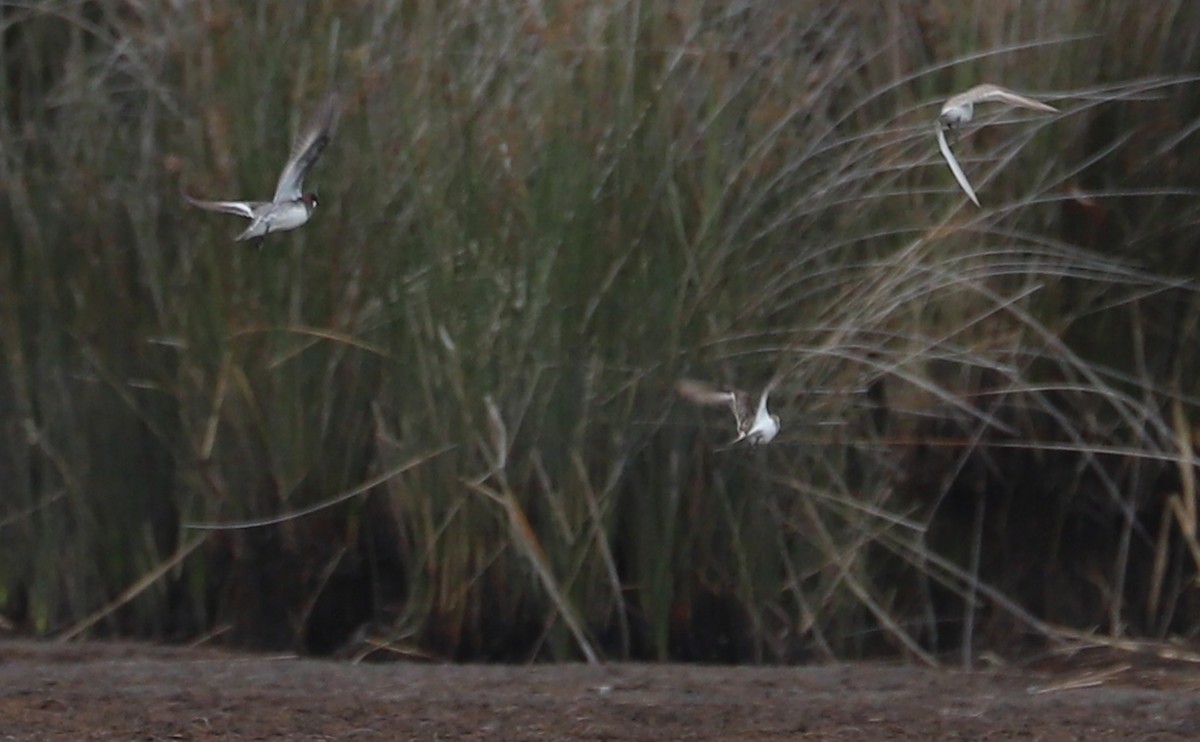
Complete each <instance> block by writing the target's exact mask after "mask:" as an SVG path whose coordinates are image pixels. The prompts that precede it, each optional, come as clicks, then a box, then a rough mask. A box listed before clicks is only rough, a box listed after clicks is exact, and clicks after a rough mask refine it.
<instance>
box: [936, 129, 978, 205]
mask: <svg viewBox="0 0 1200 742" xmlns="http://www.w3.org/2000/svg"><path fill="white" fill-rule="evenodd" d="M934 128H936V129H937V140H938V149H940V150H941V151H942V157H944V158H945V159H946V164H947V165H949V166H950V172H952V173H954V179H955V180H957V181H958V184H959V185H960V186H961V187H962V189H963V190H964V191H966V193H967V197H968V198H970V199H971V201H973V202H974V203H975V205H976V206H979V197H978V196H976V195H975V189H974V188H972V187H971V181H969V180H967V175H966V173H964V172H963V171H962V168H961V167H959V166H958V160H957V159H956V158H955V157H954V153H953V152H951V151H950V144H949V143H948V142H947V141H946V131H945V130H944V129H943V128H942V125H941V124H940V123H938V124H935V126H934Z"/></svg>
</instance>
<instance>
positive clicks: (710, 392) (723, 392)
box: [675, 379, 737, 407]
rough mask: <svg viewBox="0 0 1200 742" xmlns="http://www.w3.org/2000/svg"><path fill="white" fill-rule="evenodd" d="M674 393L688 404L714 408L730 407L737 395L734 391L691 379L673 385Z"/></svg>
mask: <svg viewBox="0 0 1200 742" xmlns="http://www.w3.org/2000/svg"><path fill="white" fill-rule="evenodd" d="M675 391H677V392H679V395H680V396H681V397H683V398H684V399H686V400H688V401H689V402H694V403H696V404H701V405H709V406H714V407H724V406H726V405H730V406H731V405H733V404H734V403H735V401H736V399H737V393H736V392H734V391H729V390H727V389H718V388H717V387H715V386H713V385H712V384H707V383H705V382H703V381H694V380H692V379H683V380H681V381H680V382H679V383H677V384H676V385H675Z"/></svg>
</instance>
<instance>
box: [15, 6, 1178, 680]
mask: <svg viewBox="0 0 1200 742" xmlns="http://www.w3.org/2000/svg"><path fill="white" fill-rule="evenodd" d="M956 8H958V9H955V10H953V11H951V10H946V9H945V8H943V6H942V5H940V4H937V3H924V2H910V3H900V2H897V3H892V4H885V5H884V6H879V4H877V3H866V2H863V3H842V4H830V3H819V2H794V3H781V4H771V3H733V4H730V3H704V2H696V3H685V4H680V3H668V2H657V1H655V0H644V1H643V2H622V3H604V4H595V3H590V4H589V3H516V2H483V3H474V2H471V3H467V2H463V3H450V4H446V3H426V2H411V3H365V4H358V5H355V6H353V7H351V6H347V5H346V4H343V3H336V2H318V3H307V4H302V5H297V4H294V3H260V4H258V5H257V6H256V8H255V9H254V10H249V11H244V10H241V9H239V8H237V7H235V6H233V5H226V4H225V3H222V2H211V3H195V4H186V5H183V6H179V7H176V6H174V5H173V4H168V3H161V4H145V5H141V6H132V5H128V6H127V5H119V4H111V5H110V4H103V3H101V4H94V3H92V4H89V3H82V2H75V1H70V0H57V1H53V2H47V3H37V4H25V3H7V4H5V5H4V6H3V8H2V13H0V19H2V20H3V23H4V24H5V30H4V32H3V34H0V45H2V48H0V51H2V52H3V59H4V60H5V67H6V70H5V71H6V74H5V75H4V76H3V77H2V78H0V100H3V115H2V116H0V127H2V128H0V168H2V169H0V184H2V186H3V190H2V191H0V193H2V194H3V200H0V206H2V208H0V220H2V221H0V224H2V226H3V231H2V232H0V233H2V234H4V235H5V236H6V240H5V242H6V243H7V244H6V245H4V247H3V249H2V250H0V357H2V358H3V360H4V365H3V372H2V373H0V420H2V421H3V427H0V435H2V436H3V445H2V446H0V471H2V472H3V475H4V476H3V481H4V482H5V483H6V484H5V485H4V488H3V490H2V491H0V609H3V611H4V612H5V613H6V614H7V615H9V616H10V617H11V618H12V619H13V620H14V621H16V622H17V623H19V624H20V625H22V626H23V627H26V628H27V629H29V630H32V631H35V632H38V633H42V634H50V635H60V636H72V637H73V636H79V635H85V634H91V635H111V634H134V635H140V636H165V637H174V638H189V639H191V638H199V639H210V638H212V637H214V636H219V637H220V639H221V640H224V641H229V642H232V643H237V644H242V645H250V646H258V647H288V646H290V647H299V648H305V649H310V650H314V651H329V650H332V649H334V648H335V647H338V646H340V645H343V644H345V643H346V642H348V641H350V640H356V641H358V642H359V643H358V644H351V645H350V646H349V648H348V649H347V651H348V652H349V653H351V654H356V656H363V655H365V654H366V653H368V652H377V651H379V652H384V653H388V652H390V653H393V654H398V655H408V654H414V653H415V654H421V655H432V656H440V657H460V658H473V657H489V658H527V657H538V658H554V659H562V658H586V659H589V660H591V659H599V658H602V657H651V658H661V659H666V658H682V659H710V660H711V659H722V660H743V661H745V660H752V661H795V660H800V659H806V658H831V657H847V656H863V655H870V654H878V653H893V652H899V653H903V654H905V655H907V656H910V657H914V658H919V659H922V660H924V661H928V662H936V661H939V659H940V658H941V657H942V656H943V654H944V653H945V652H947V651H950V650H956V651H959V652H961V653H962V656H963V658H964V659H965V660H966V661H968V662H969V661H970V660H971V658H972V657H973V656H974V655H975V654H976V653H977V652H978V651H981V650H983V649H999V650H1002V651H1011V649H1012V648H1013V646H1014V645H1013V644H1012V641H1013V638H1014V637H1030V636H1033V637H1036V638H1040V639H1063V638H1069V637H1074V638H1075V639H1078V637H1079V633H1078V631H1079V630H1080V629H1085V628H1090V627H1096V626H1101V627H1103V628H1102V630H1101V631H1102V633H1103V634H1104V635H1105V636H1107V637H1110V638H1113V639H1116V638H1120V639H1126V638H1136V639H1155V638H1164V637H1168V636H1173V635H1178V634H1184V635H1186V633H1187V632H1188V631H1189V630H1191V629H1190V628H1189V627H1191V626H1194V625H1195V618H1196V615H1197V610H1200V604H1198V603H1197V592H1196V588H1195V582H1194V577H1195V574H1196V567H1197V564H1198V562H1200V550H1198V549H1197V540H1196V523H1195V512H1196V504H1195V502H1196V501H1195V498H1196V494H1195V488H1194V484H1193V480H1194V477H1193V474H1192V455H1191V436H1192V433H1191V430H1192V428H1193V423H1192V418H1193V417H1195V415H1196V411H1197V399H1200V397H1198V393H1200V390H1198V389H1197V388H1196V374H1195V362H1194V360H1193V356H1192V354H1191V353H1190V352H1189V349H1190V347H1191V346H1192V345H1193V343H1194V339H1195V337H1196V332H1197V328H1196V323H1195V321H1194V317H1195V316H1196V312H1195V304H1196V292H1195V285H1194V282H1193V280H1192V276H1193V275H1194V274H1195V273H1196V270H1197V268H1196V264H1195V263H1194V258H1193V256H1192V255H1193V253H1192V248H1193V246H1194V244H1195V238H1196V236H1197V225H1198V224H1200V221H1198V220H1197V219H1196V210H1195V207H1194V206H1192V205H1191V204H1192V203H1193V201H1194V197H1195V195H1196V182H1195V181H1196V179H1197V174H1198V173H1200V170H1197V166H1198V164H1200V162H1198V159H1200V148H1198V147H1196V146H1195V144H1194V139H1195V137H1194V132H1195V130H1196V128H1197V121H1198V120H1200V119H1198V115H1200V111H1197V110H1196V108H1197V103H1196V101H1197V100H1198V99H1197V98H1196V97H1195V95H1194V91H1195V88H1194V82H1193V78H1192V75H1193V74H1194V73H1195V72H1196V71H1197V63H1198V62H1200V52H1198V50H1197V49H1196V48H1195V39H1196V38H1200V35H1197V33H1196V32H1197V31H1200V15H1198V14H1197V11H1195V10H1193V9H1192V7H1191V6H1190V5H1189V4H1187V3H1175V4H1160V5H1158V6H1155V7H1154V8H1153V9H1139V10H1138V11H1137V13H1136V17H1134V15H1131V14H1132V13H1133V11H1131V10H1130V9H1129V8H1128V7H1127V6H1126V5H1125V4H1123V3H1115V2H1113V3H1109V2H1101V3H1076V4H1064V3H1061V2H1033V3H1030V2H1022V3H1003V4H1001V5H1000V6H998V5H997V4H996V3H968V4H962V5H961V6H956ZM1131 24H1135V25H1131ZM1130 28H1135V29H1136V32H1135V33H1133V34H1130V32H1129V31H1128V29H1130ZM982 81H995V82H1000V83H1003V84H1005V85H1009V86H1011V87H1014V88H1017V89H1019V90H1021V91H1023V92H1030V93H1035V94H1039V95H1041V96H1043V97H1045V98H1046V99H1047V100H1050V101H1051V102H1053V103H1055V105H1057V106H1058V107H1059V108H1060V109H1061V110H1062V114H1061V115H1059V116H1050V117H1046V116H1036V117H1031V116H1020V115H1017V114H1014V113H1012V112H1007V113H1005V112H1003V111H996V112H994V114H993V112H987V113H986V114H985V113H984V112H981V114H980V116H979V117H978V118H979V119H980V121H981V122H983V125H981V126H978V127H975V128H973V129H972V130H969V131H968V132H966V133H965V134H964V135H963V137H962V138H961V139H960V141H959V142H957V143H956V144H955V147H956V150H957V151H958V152H959V154H960V157H961V158H962V161H963V164H964V167H965V168H967V170H968V172H969V173H970V174H971V177H972V180H973V182H974V183H975V185H976V186H977V187H978V189H979V192H980V197H981V199H982V200H983V202H984V208H983V209H982V210H975V209H974V207H973V206H971V205H970V204H968V203H966V201H965V199H964V198H963V196H962V194H961V193H960V192H958V191H957V190H956V186H955V184H954V182H953V180H952V179H951V177H950V175H949V173H948V172H947V170H946V168H945V166H944V163H942V162H941V160H940V158H939V157H938V154H937V148H936V145H935V143H934V138H933V129H932V126H933V120H934V117H935V114H936V111H937V107H938V105H939V102H940V100H942V99H944V98H945V97H947V96H949V95H950V94H953V93H954V92H958V91H959V90H961V89H964V88H965V87H968V86H970V85H973V84H976V83H978V82H982ZM333 87H337V88H340V89H342V90H343V91H344V92H345V93H346V94H347V95H346V103H347V105H346V111H345V113H344V115H343V117H342V124H341V127H340V129H339V131H338V132H337V135H336V137H335V139H334V141H333V143H332V144H331V146H330V147H329V149H328V150H327V153H326V155H325V157H324V159H323V160H322V161H321V162H320V163H319V164H318V165H317V168H316V169H315V171H314V173H313V175H312V177H311V183H310V184H311V185H313V186H315V187H316V188H317V189H318V192H319V195H320V199H321V205H320V207H319V208H318V211H317V214H316V216H315V217H314V219H313V220H312V222H310V223H309V224H308V225H306V226H305V227H304V228H303V229H302V230H298V231H296V232H291V233H287V234H282V235H277V236H272V237H271V238H270V239H269V240H268V241H267V244H266V246H265V247H264V248H263V249H262V250H261V251H255V250H254V249H252V248H248V247H246V246H244V245H241V244H236V245H235V244H232V242H231V237H232V235H233V234H235V233H236V231H235V230H237V229H238V227H239V225H237V224H235V223H233V221H232V220H226V219H224V218H222V217H217V216H214V215H211V214H206V213H202V212H198V211H193V210H188V209H186V208H185V205H184V203H183V201H182V199H181V198H180V196H179V194H180V192H181V191H183V190H186V191H188V192H190V193H194V194H197V195H201V196H205V197H223V198H232V197H252V198H262V197H265V195H266V194H268V193H270V192H271V191H272V190H273V185H274V179H275V177H276V174H277V172H278V168H279V166H280V164H281V161H282V159H283V158H284V157H285V156H286V153H287V149H288V143H289V141H290V139H291V137H292V135H293V134H294V132H295V131H296V130H297V129H298V128H299V127H300V126H301V125H302V124H303V122H304V117H305V116H306V115H307V114H308V113H309V112H311V110H312V108H313V107H314V106H315V105H316V103H317V101H319V100H320V98H321V96H322V95H323V94H324V92H325V91H326V90H328V89H330V88H333ZM776 374H779V375H782V378H783V382H782V384H781V385H780V387H779V389H778V390H777V391H776V393H775V395H774V396H773V399H772V402H773V406H774V408H775V409H776V411H777V412H778V413H779V414H780V416H781V417H782V419H783V425H784V427H783V435H782V436H781V438H780V439H779V440H778V441H777V442H776V443H774V444H772V445H771V446H769V447H766V448H763V449H759V450H746V449H741V450H727V451H723V450H719V446H720V444H721V443H723V442H724V441H725V440H726V439H727V438H729V437H732V431H731V428H732V426H731V424H730V420H728V419H726V418H727V417H728V416H727V415H725V414H721V413H720V412H719V411H712V412H711V414H710V412H709V411H704V410H696V409H691V408H689V407H687V406H686V405H685V404H682V403H680V401H678V400H677V399H676V398H675V397H674V396H673V393H672V391H671V390H672V388H673V384H674V382H675V381H676V380H677V379H678V378H680V377H681V376H685V375H686V376H694V377H699V378H707V379H711V380H713V381H716V382H720V383H734V384H738V385H741V386H744V387H746V388H748V389H757V388H760V387H761V385H762V384H764V383H765V382H766V381H767V380H768V379H769V378H770V377H772V376H773V375H776ZM212 524H221V525H222V527H220V528H206V527H202V528H196V527H193V526H196V525H200V526H206V525H207V526H211V525H212Z"/></svg>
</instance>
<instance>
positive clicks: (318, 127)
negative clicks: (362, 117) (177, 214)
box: [184, 93, 339, 245]
mask: <svg viewBox="0 0 1200 742" xmlns="http://www.w3.org/2000/svg"><path fill="white" fill-rule="evenodd" d="M338 110H339V109H338V96H337V94H336V93H330V94H329V96H328V97H326V98H325V102H324V103H322V104H321V108H320V109H319V110H318V111H317V114H316V115H315V116H314V117H313V119H312V121H311V122H309V124H308V126H307V127H306V128H305V129H304V132H303V133H302V134H301V135H300V137H299V138H298V139H297V140H296V143H295V144H294V145H293V146H292V154H291V156H290V157H288V161H287V164H285V165H284V166H283V172H282V173H280V174H279V183H278V184H276V186H275V195H274V196H272V197H271V200H270V201H201V200H200V199H196V198H192V197H191V196H188V195H187V194H186V193H185V194H184V198H186V199H187V200H188V202H189V203H190V204H192V205H193V206H197V207H199V208H201V209H207V210H208V211H219V212H222V213H225V214H236V215H238V216H244V217H246V218H247V219H249V220H250V226H249V227H247V228H246V230H245V231H244V232H242V233H241V234H239V235H238V236H237V237H236V238H235V239H236V240H237V241H239V242H240V241H242V240H256V242H257V243H258V244H259V245H261V244H262V241H263V240H264V239H266V236H267V235H268V234H270V233H271V232H283V231H286V230H289V229H295V228H296V227H299V226H301V225H303V224H304V223H305V222H307V221H308V220H309V218H310V217H312V213H313V210H314V209H315V208H316V207H317V194H315V193H312V192H307V193H306V192H304V177H305V176H306V175H308V171H309V170H311V169H312V166H313V164H314V163H316V161H317V158H319V157H320V156H321V153H322V152H324V151H325V146H326V145H328V144H329V139H330V137H331V136H332V135H333V128H334V126H335V125H336V123H337V116H338Z"/></svg>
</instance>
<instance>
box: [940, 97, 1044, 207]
mask: <svg viewBox="0 0 1200 742" xmlns="http://www.w3.org/2000/svg"><path fill="white" fill-rule="evenodd" d="M991 102H995V103H1007V104H1008V105H1010V106H1017V107H1019V108H1028V109H1030V110H1033V111H1043V112H1045V113H1057V112H1058V109H1057V108H1055V107H1054V106H1051V105H1047V104H1045V103H1042V102H1041V101H1038V100H1034V99H1033V98H1026V97H1025V96H1023V95H1018V94H1017V93H1014V92H1013V91H1011V90H1009V89H1007V88H1002V87H1000V86H999V85H990V84H984V85H976V86H975V87H973V88H971V89H970V90H968V91H966V92H965V93H959V94H958V95H956V96H954V97H952V98H950V99H949V100H947V101H946V102H945V104H943V105H942V111H941V113H940V114H938V122H937V140H938V149H939V150H941V153H942V157H944V158H945V160H946V164H947V165H949V166H950V172H951V173H953V174H954V179H955V180H956V181H958V184H959V186H961V187H962V189H963V191H965V192H966V194H967V196H968V197H969V198H970V199H971V201H972V202H974V204H975V205H976V206H979V197H978V196H976V195H975V189H973V188H972V187H971V182H970V181H969V180H967V176H966V173H964V172H963V170H962V168H961V167H959V164H958V160H957V159H956V158H955V157H954V152H952V151H951V150H950V144H949V143H948V142H947V141H946V132H947V131H948V130H950V129H953V128H955V127H957V126H958V125H960V124H965V123H969V122H970V121H971V119H973V118H974V117H975V104H976V103H991Z"/></svg>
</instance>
